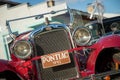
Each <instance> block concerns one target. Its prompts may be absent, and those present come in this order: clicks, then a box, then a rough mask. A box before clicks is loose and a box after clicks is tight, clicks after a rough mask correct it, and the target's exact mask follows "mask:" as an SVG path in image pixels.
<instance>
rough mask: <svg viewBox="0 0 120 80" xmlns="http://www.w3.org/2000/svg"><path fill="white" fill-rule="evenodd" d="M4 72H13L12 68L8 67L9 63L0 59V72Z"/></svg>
mask: <svg viewBox="0 0 120 80" xmlns="http://www.w3.org/2000/svg"><path fill="white" fill-rule="evenodd" d="M6 70H9V71H12V72H15V70H14V69H13V68H12V66H10V65H9V61H7V60H1V59H0V72H3V71H6Z"/></svg>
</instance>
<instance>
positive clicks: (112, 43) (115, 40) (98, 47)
mask: <svg viewBox="0 0 120 80" xmlns="http://www.w3.org/2000/svg"><path fill="white" fill-rule="evenodd" d="M110 47H119V48H120V36H119V35H110V36H107V37H103V38H101V39H100V40H99V41H98V42H97V43H96V44H94V45H93V46H92V48H93V49H95V50H94V51H93V52H92V53H91V55H90V56H89V59H88V61H87V70H90V72H89V73H90V74H94V73H95V64H96V60H97V57H98V55H99V53H100V52H101V51H102V50H103V49H105V48H110Z"/></svg>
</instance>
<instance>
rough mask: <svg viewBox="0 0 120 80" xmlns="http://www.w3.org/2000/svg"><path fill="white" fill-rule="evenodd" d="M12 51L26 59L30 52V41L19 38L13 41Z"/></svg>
mask: <svg viewBox="0 0 120 80" xmlns="http://www.w3.org/2000/svg"><path fill="white" fill-rule="evenodd" d="M13 49H14V53H15V55H16V56H17V57H18V58H22V59H26V58H28V57H29V56H30V55H31V53H32V47H31V43H30V42H29V41H25V40H21V41H18V42H17V43H15V45H14V48H13Z"/></svg>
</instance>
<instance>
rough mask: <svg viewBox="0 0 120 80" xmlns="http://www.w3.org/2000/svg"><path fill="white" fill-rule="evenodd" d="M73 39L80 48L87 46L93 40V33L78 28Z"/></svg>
mask: <svg viewBox="0 0 120 80" xmlns="http://www.w3.org/2000/svg"><path fill="white" fill-rule="evenodd" d="M73 39H74V41H75V42H76V44H77V45H79V46H84V45H86V44H87V43H88V42H89V41H90V39H91V33H90V31H89V30H88V29H87V28H80V27H79V28H77V29H76V30H75V31H74V33H73Z"/></svg>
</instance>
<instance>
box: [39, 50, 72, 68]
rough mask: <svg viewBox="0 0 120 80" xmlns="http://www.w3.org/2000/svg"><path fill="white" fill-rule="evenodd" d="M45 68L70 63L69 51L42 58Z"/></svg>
mask: <svg viewBox="0 0 120 80" xmlns="http://www.w3.org/2000/svg"><path fill="white" fill-rule="evenodd" d="M41 61H42V66H43V68H49V67H54V66H58V65H63V64H67V63H70V62H71V61H70V57H69V53H68V51H67V50H66V51H61V52H56V53H52V54H48V55H43V56H41Z"/></svg>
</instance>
